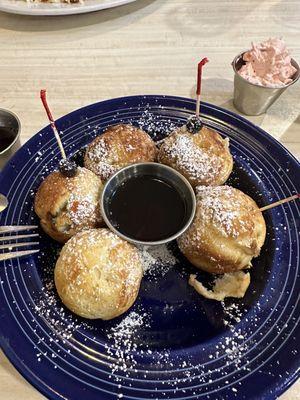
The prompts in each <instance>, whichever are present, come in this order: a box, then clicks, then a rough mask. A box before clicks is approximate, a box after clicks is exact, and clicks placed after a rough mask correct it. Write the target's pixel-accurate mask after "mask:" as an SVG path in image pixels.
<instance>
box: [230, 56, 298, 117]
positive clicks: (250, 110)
mask: <svg viewBox="0 0 300 400" xmlns="http://www.w3.org/2000/svg"><path fill="white" fill-rule="evenodd" d="M244 53H245V52H242V53H240V54H238V55H237V56H236V57H235V59H234V60H233V62H232V67H233V70H234V96H233V104H234V106H235V107H236V108H237V109H238V110H239V111H241V112H242V113H244V114H246V115H261V114H263V113H265V112H266V111H267V110H268V108H269V107H270V106H271V105H272V104H273V103H274V102H275V100H277V99H278V97H279V96H280V95H281V94H282V93H283V92H284V91H285V90H286V89H287V88H288V87H289V86H291V85H293V84H294V83H295V82H296V81H297V80H298V79H299V76H300V67H299V65H298V64H297V62H296V61H295V60H294V59H292V60H291V64H292V65H293V67H295V68H296V69H297V72H296V73H295V75H294V76H293V81H292V82H290V83H288V84H287V85H285V86H282V87H278V88H273V87H266V86H261V85H256V84H254V83H251V82H249V81H247V80H246V79H245V78H243V77H242V76H241V75H240V74H239V73H238V71H239V70H240V68H241V67H242V65H243V63H244V61H243V55H244Z"/></svg>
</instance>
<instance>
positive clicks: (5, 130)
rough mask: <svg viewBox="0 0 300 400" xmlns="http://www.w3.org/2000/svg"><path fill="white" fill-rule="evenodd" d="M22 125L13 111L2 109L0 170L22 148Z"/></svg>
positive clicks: (0, 120)
mask: <svg viewBox="0 0 300 400" xmlns="http://www.w3.org/2000/svg"><path fill="white" fill-rule="evenodd" d="M20 132H21V123H20V120H19V118H18V117H17V116H16V115H15V114H14V113H12V112H11V111H8V110H4V109H0V170H1V169H2V168H3V167H4V165H5V164H6V163H7V161H8V160H9V159H10V158H11V157H12V156H13V154H14V153H15V152H16V151H17V150H18V149H19V147H20V145H21V144H20Z"/></svg>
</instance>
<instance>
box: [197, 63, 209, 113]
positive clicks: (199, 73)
mask: <svg viewBox="0 0 300 400" xmlns="http://www.w3.org/2000/svg"><path fill="white" fill-rule="evenodd" d="M206 63H208V58H206V57H204V58H202V60H201V61H200V62H199V64H198V76H197V91H196V94H197V103H196V116H197V117H199V116H200V102H201V86H202V68H203V66H204V65H205V64H206Z"/></svg>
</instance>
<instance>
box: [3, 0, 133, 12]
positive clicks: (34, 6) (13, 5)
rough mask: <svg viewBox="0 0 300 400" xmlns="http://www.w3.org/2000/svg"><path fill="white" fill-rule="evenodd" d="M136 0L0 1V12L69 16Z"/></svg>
mask: <svg viewBox="0 0 300 400" xmlns="http://www.w3.org/2000/svg"><path fill="white" fill-rule="evenodd" d="M134 1H136V0H85V1H84V2H83V3H77V4H67V3H39V2H27V1H26V0H0V11H5V12H8V13H12V14H23V15H71V14H83V13H88V12H92V11H98V10H104V9H107V8H112V7H117V6H121V5H124V4H128V3H133V2H134Z"/></svg>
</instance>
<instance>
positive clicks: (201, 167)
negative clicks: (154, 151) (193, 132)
mask: <svg viewBox="0 0 300 400" xmlns="http://www.w3.org/2000/svg"><path fill="white" fill-rule="evenodd" d="M162 154H163V155H162V157H163V158H164V157H166V158H167V159H168V160H169V161H170V162H172V163H173V162H174V163H175V165H176V167H177V168H178V169H179V170H182V171H184V172H185V173H186V174H188V175H189V177H190V178H191V179H195V180H197V181H202V182H207V183H209V182H213V180H214V179H215V178H216V177H217V176H218V174H219V172H220V167H221V165H220V164H221V163H220V159H219V158H218V157H216V156H215V155H214V154H208V152H207V151H204V150H203V149H201V148H200V147H199V146H197V145H196V144H195V142H194V140H193V137H192V136H190V135H186V134H182V133H181V134H174V135H173V136H171V137H170V139H169V141H167V142H165V144H164V145H163V147H162ZM164 154H165V155H164ZM163 158H162V159H163Z"/></svg>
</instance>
